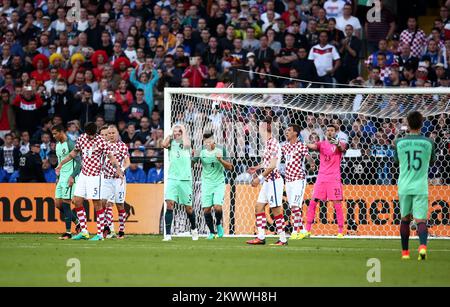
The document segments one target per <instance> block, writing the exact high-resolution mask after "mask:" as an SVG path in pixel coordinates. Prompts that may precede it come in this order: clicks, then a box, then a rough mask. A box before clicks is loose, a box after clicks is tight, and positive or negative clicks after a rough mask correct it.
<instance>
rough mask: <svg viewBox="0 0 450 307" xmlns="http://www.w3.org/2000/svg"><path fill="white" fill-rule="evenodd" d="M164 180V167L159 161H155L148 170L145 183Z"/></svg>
mask: <svg viewBox="0 0 450 307" xmlns="http://www.w3.org/2000/svg"><path fill="white" fill-rule="evenodd" d="M162 182H164V169H163V164H162V163H161V162H157V163H155V167H152V168H151V169H150V170H149V171H148V176H147V183H162Z"/></svg>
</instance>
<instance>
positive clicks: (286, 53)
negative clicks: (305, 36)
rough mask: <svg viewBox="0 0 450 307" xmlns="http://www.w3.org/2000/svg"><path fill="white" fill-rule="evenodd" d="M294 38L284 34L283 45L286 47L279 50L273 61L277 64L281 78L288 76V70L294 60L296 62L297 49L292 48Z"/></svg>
mask: <svg viewBox="0 0 450 307" xmlns="http://www.w3.org/2000/svg"><path fill="white" fill-rule="evenodd" d="M294 43H295V37H294V35H292V34H286V36H285V44H286V47H284V48H282V49H281V50H280V53H279V54H278V56H277V57H276V59H275V61H276V62H277V63H278V67H279V69H280V74H281V75H282V76H286V77H287V76H288V75H289V68H290V67H291V66H292V64H293V63H294V61H295V60H297V49H296V48H294Z"/></svg>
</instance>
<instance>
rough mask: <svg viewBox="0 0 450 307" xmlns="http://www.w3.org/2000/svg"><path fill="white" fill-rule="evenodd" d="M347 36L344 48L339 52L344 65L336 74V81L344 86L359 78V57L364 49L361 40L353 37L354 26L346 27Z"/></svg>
mask: <svg viewBox="0 0 450 307" xmlns="http://www.w3.org/2000/svg"><path fill="white" fill-rule="evenodd" d="M345 35H346V38H345V39H344V40H342V47H341V49H340V50H339V52H340V53H341V55H342V65H341V66H340V67H339V69H338V71H337V74H336V79H337V80H338V82H339V83H342V84H347V83H349V81H350V80H353V79H356V78H357V77H358V76H359V72H358V68H359V57H360V52H361V48H362V42H361V40H360V39H359V38H358V37H356V36H353V26H352V25H350V24H349V25H347V26H346V27H345Z"/></svg>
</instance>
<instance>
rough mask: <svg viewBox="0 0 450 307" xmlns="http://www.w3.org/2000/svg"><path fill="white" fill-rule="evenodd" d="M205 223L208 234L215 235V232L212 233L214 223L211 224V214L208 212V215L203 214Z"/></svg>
mask: <svg viewBox="0 0 450 307" xmlns="http://www.w3.org/2000/svg"><path fill="white" fill-rule="evenodd" d="M205 221H206V225H207V226H208V228H209V232H210V233H212V234H215V233H216V232H215V231H214V222H213V217H212V215H211V212H209V213H206V212H205Z"/></svg>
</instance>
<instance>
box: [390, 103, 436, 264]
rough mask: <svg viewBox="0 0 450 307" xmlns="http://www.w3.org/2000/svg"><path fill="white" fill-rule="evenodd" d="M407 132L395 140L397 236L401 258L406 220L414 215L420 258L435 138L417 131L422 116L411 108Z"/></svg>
mask: <svg viewBox="0 0 450 307" xmlns="http://www.w3.org/2000/svg"><path fill="white" fill-rule="evenodd" d="M407 123H408V128H409V134H407V135H406V136H404V137H402V138H399V139H397V140H396V141H395V149H396V150H395V154H394V158H395V160H396V161H398V162H399V164H400V175H399V178H398V197H399V200H400V213H401V216H402V221H401V224H400V236H401V241H402V259H410V256H409V247H408V245H409V232H410V230H409V224H410V223H411V219H412V218H414V220H415V222H416V224H417V233H418V235H419V241H420V246H419V260H425V259H426V258H427V237H428V229H427V225H426V222H427V215H428V170H429V166H430V163H433V162H434V161H435V160H436V155H435V145H434V142H433V141H432V140H431V139H429V138H426V137H424V136H422V135H420V130H421V129H422V124H423V116H422V114H421V113H420V112H417V111H414V112H411V113H409V114H408V117H407Z"/></svg>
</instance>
